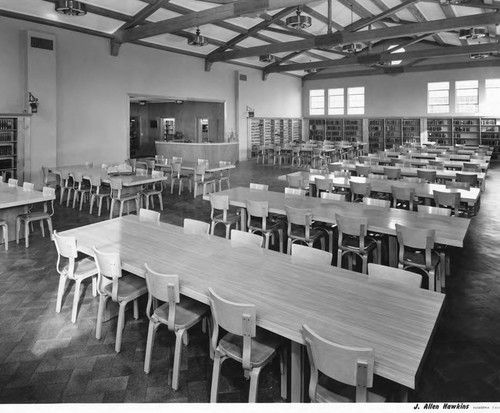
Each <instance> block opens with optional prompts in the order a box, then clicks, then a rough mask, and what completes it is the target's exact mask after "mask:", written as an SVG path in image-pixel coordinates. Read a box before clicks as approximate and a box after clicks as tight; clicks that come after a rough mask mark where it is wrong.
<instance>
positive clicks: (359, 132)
mask: <svg viewBox="0 0 500 413" xmlns="http://www.w3.org/2000/svg"><path fill="white" fill-rule="evenodd" d="M343 140H344V141H348V142H362V141H363V119H344V139H343Z"/></svg>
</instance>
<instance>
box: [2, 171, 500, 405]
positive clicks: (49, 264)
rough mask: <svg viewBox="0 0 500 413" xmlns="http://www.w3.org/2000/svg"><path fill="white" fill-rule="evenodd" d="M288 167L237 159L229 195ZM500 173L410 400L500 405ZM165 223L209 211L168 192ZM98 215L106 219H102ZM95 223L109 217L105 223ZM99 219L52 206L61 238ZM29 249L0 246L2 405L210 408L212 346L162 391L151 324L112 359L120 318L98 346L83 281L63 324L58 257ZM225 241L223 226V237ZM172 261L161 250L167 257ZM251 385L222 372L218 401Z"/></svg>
mask: <svg viewBox="0 0 500 413" xmlns="http://www.w3.org/2000/svg"><path fill="white" fill-rule="evenodd" d="M289 171H290V168H288V167H279V166H273V165H256V164H255V163H254V162H242V163H240V164H239V166H238V168H237V169H236V170H234V171H232V173H231V174H232V178H231V183H232V185H233V186H247V185H248V183H249V182H259V183H267V184H269V185H270V187H269V190H276V191H282V190H283V187H284V184H283V183H282V182H280V181H278V180H276V179H275V178H276V176H277V175H279V174H283V173H287V172H289ZM499 184H500V167H499V166H498V165H493V166H492V168H491V169H490V171H489V173H488V179H487V190H486V193H485V194H484V195H483V200H482V207H481V211H480V214H479V215H478V216H477V217H475V218H474V219H473V222H472V225H471V227H470V231H469V233H468V235H467V238H466V240H465V247H464V248H463V249H462V250H454V251H453V252H452V273H453V277H452V278H451V279H450V280H449V283H448V285H447V291H446V292H447V299H446V306H445V309H444V312H443V315H442V318H441V320H440V323H439V325H438V328H437V330H436V332H435V336H434V339H433V342H432V344H431V346H430V349H429V352H428V355H427V358H426V360H425V362H424V364H423V366H422V371H421V375H420V380H419V383H418V384H419V385H418V388H417V390H416V391H412V392H410V395H409V398H410V401H435V402H443V401H489V402H491V401H497V402H498V401H500V352H499V351H498V350H499V349H500V338H499V335H498V334H497V332H498V331H500V317H499V316H498V312H499V311H500V286H499V284H496V282H497V278H498V268H499V266H500V248H499V247H500V211H499V208H498V206H499V205H500V202H499V201H500V196H499V194H498V193H496V190H497V188H498V187H499ZM164 200H165V202H164V204H165V210H164V211H163V212H162V215H161V220H162V221H164V222H169V223H172V224H176V225H182V221H183V219H184V218H185V217H190V218H195V219H201V220H205V221H209V213H210V208H209V204H208V202H205V201H202V200H201V199H200V198H198V199H196V200H193V198H192V197H191V196H190V195H189V194H188V193H187V192H186V193H184V194H183V195H182V196H177V195H175V194H174V195H170V194H165V197H164ZM104 215H106V214H104ZM100 219H106V217H105V216H103V217H101V218H100ZM96 221H99V218H97V217H96V216H95V215H92V216H91V215H89V214H88V213H87V212H78V211H76V210H73V209H71V208H66V207H57V210H56V214H55V217H54V227H55V229H56V230H58V231H63V230H65V229H69V228H72V227H75V226H81V225H85V224H89V223H92V222H96ZM35 231H36V232H35V234H33V236H32V239H31V245H30V248H29V249H25V248H24V246H23V245H16V244H15V243H10V245H9V251H7V252H6V251H4V250H3V248H0V402H1V403H88V402H91V403H101V402H102V403H106V402H115V403H132V402H207V401H208V400H209V391H210V381H211V374H212V373H211V363H210V359H209V357H208V338H207V336H206V335H204V334H202V332H201V328H199V327H196V328H195V329H194V331H193V333H192V334H191V336H190V344H189V346H188V347H187V348H184V350H183V357H182V364H181V375H180V387H179V390H178V391H177V392H174V391H172V390H171V388H170V387H169V385H170V383H169V377H170V376H171V365H172V362H171V360H172V356H171V354H170V350H171V348H172V345H173V342H174V341H173V335H172V334H170V333H168V331H167V330H166V328H163V329H160V332H159V334H158V335H157V340H156V344H155V350H154V356H153V363H152V372H151V373H150V374H149V375H146V374H145V373H144V372H143V361H144V352H145V343H146V334H147V326H148V320H147V318H146V316H145V315H144V312H143V313H142V316H141V317H140V318H139V320H137V321H136V320H133V318H132V316H131V314H130V312H128V313H127V320H126V327H125V331H124V336H123V345H122V351H121V353H119V354H116V353H115V351H114V341H115V331H116V319H114V320H112V321H110V322H107V323H105V325H104V329H103V339H101V340H96V338H95V319H96V314H97V306H98V300H97V299H94V298H93V297H92V295H91V289H90V285H89V283H87V284H85V286H86V288H85V293H84V295H83V298H82V300H81V309H80V312H79V314H78V320H77V323H76V324H72V323H71V322H70V313H71V306H72V298H73V289H72V288H71V289H69V288H68V289H67V293H66V296H65V299H64V303H63V309H62V312H61V313H60V314H57V313H56V312H55V304H56V295H57V285H58V275H57V273H56V271H55V262H56V251H55V247H54V246H53V244H52V243H51V242H50V241H49V240H48V238H42V237H41V234H40V232H39V230H38V228H37V229H36V230H35ZM221 233H222V228H221ZM165 253H168V252H165ZM277 361H278V360H277V359H276V360H275V362H274V363H273V364H272V365H271V366H270V367H268V368H267V369H265V370H264V372H263V374H262V379H261V382H260V386H259V401H261V402H280V401H281V399H280V395H279V390H280V387H279V363H278V362H277ZM247 386H248V384H247V382H246V381H245V380H244V378H243V375H242V372H241V369H240V368H239V366H238V364H236V363H233V362H232V361H227V362H226V363H225V364H224V368H223V372H222V378H221V385H220V396H219V400H220V401H221V402H223V401H224V402H244V401H246V399H247V397H248V387H247Z"/></svg>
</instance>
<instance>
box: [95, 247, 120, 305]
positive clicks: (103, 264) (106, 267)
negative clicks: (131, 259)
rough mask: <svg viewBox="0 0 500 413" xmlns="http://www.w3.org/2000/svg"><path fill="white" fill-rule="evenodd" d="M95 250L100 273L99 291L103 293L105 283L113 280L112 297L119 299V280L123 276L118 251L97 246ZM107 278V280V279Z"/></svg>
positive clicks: (115, 299)
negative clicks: (105, 249)
mask: <svg viewBox="0 0 500 413" xmlns="http://www.w3.org/2000/svg"><path fill="white" fill-rule="evenodd" d="M93 250H94V260H95V263H96V266H97V274H98V278H99V281H98V284H97V285H98V289H99V293H100V294H103V293H104V291H103V289H102V287H103V285H104V284H103V283H105V282H106V283H108V282H109V281H111V282H112V289H111V299H112V300H113V301H118V280H119V279H120V278H121V276H122V263H121V258H120V254H119V253H118V252H103V251H99V250H98V249H97V248H96V246H94V248H93ZM105 280H106V281H105Z"/></svg>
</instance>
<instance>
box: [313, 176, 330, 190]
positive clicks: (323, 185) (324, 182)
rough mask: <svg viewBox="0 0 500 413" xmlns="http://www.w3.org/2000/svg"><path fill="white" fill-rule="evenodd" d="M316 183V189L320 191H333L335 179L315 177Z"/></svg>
mask: <svg viewBox="0 0 500 413" xmlns="http://www.w3.org/2000/svg"><path fill="white" fill-rule="evenodd" d="M314 184H315V185H316V190H317V191H318V194H319V191H327V192H332V191H333V179H328V178H314Z"/></svg>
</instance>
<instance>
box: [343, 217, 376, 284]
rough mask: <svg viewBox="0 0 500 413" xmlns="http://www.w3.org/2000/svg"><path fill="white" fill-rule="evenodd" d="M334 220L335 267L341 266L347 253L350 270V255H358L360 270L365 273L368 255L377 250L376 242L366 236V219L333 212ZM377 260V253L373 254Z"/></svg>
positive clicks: (350, 268) (351, 261)
mask: <svg viewBox="0 0 500 413" xmlns="http://www.w3.org/2000/svg"><path fill="white" fill-rule="evenodd" d="M335 221H336V222H337V228H338V231H339V237H338V246H337V267H339V268H341V267H342V258H343V256H344V255H347V265H348V269H349V270H352V263H353V260H352V257H353V255H354V256H358V257H360V258H361V260H362V269H361V272H362V273H364V274H366V273H367V265H368V256H369V255H370V253H372V254H374V253H376V252H378V251H377V243H376V242H375V240H374V239H373V238H372V237H368V230H367V228H368V219H367V218H363V217H361V216H359V217H357V216H343V215H339V214H335ZM374 257H375V260H376V261H377V263H378V261H379V259H378V255H374Z"/></svg>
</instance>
